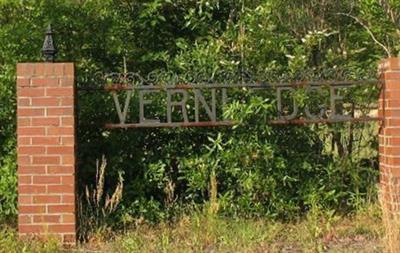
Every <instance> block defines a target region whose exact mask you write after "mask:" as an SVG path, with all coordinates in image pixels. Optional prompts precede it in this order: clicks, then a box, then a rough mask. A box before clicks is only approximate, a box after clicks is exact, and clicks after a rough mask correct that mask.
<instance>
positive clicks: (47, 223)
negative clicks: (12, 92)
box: [17, 63, 76, 244]
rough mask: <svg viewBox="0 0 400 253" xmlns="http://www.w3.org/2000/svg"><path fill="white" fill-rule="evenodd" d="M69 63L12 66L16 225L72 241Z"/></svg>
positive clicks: (42, 235) (72, 139)
mask: <svg viewBox="0 0 400 253" xmlns="http://www.w3.org/2000/svg"><path fill="white" fill-rule="evenodd" d="M74 87H75V86H74V65H73V63H20V64H18V65H17V103H18V106H17V107H18V109H17V135H18V209H19V214H18V229H19V234H20V236H21V237H29V236H32V235H34V236H38V237H39V238H44V239H46V238H50V237H55V238H57V239H59V240H60V241H62V242H63V243H64V244H75V243H76V215H75V212H76V201H75V199H76V191H75V107H74V105H75V103H74V100H75V88H74Z"/></svg>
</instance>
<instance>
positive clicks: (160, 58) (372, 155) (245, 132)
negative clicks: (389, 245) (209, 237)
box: [0, 0, 400, 249]
mask: <svg viewBox="0 0 400 253" xmlns="http://www.w3.org/2000/svg"><path fill="white" fill-rule="evenodd" d="M399 18H400V2H399V1H396V0H358V1H354V0H345V1H330V0H329V1H327V0H322V1H321V0H318V1H317V0H308V1H290V0H263V1H262V0H240V1H231V0H215V1H205V0H188V1H170V0H148V1H125V0H84V1H62V0H34V1H17V0H3V1H0V218H1V219H5V218H11V219H13V218H15V214H16V158H15V156H16V155H15V146H16V138H15V125H16V122H15V121H16V120H15V65H16V63H17V62H26V61H40V60H41V59H40V48H41V46H42V41H43V30H44V28H45V27H46V25H47V24H48V23H52V24H53V27H54V28H55V29H56V32H57V36H56V38H55V39H56V41H57V43H58V49H59V52H60V53H59V56H58V59H59V61H73V62H75V63H76V68H77V74H78V80H79V82H81V83H80V84H85V83H84V82H85V80H86V79H84V78H83V77H86V76H91V75H93V73H95V72H96V71H105V72H108V71H119V72H121V71H123V69H122V61H123V60H122V59H123V58H124V57H125V59H126V61H127V68H128V71H134V72H141V73H142V74H143V75H146V74H147V73H149V72H152V71H159V72H172V73H178V74H182V75H185V76H187V77H188V78H192V79H194V78H208V77H212V76H215V75H216V74H217V73H220V72H229V73H235V74H237V76H239V77H243V76H248V75H250V76H251V77H253V78H254V79H257V80H259V79H260V80H262V79H266V80H276V81H280V80H282V79H285V80H297V79H328V78H330V79H341V78H351V79H367V78H371V77H374V76H373V75H372V76H371V74H370V73H374V71H375V69H376V66H377V61H378V60H380V59H382V58H384V57H386V56H389V55H391V56H395V55H397V54H398V53H399V50H400V44H399V41H400V32H399V31H400V27H399ZM325 70H332V71H325ZM343 73H344V74H343ZM242 81H243V79H242ZM371 94H376V90H374V89H373V88H371V87H362V89H361V90H358V91H357V92H352V93H351V94H348V96H352V97H353V98H354V99H356V100H358V101H363V102H370V101H371V96H370V95H371ZM266 97H267V98H266ZM271 97H272V96H269V95H268V94H266V96H257V95H256V94H252V93H249V94H247V95H246V99H247V100H248V103H247V104H246V105H243V104H233V105H232V106H231V107H229V109H228V110H227V114H228V115H229V116H231V117H234V118H236V119H238V120H239V121H240V122H241V124H240V125H239V126H238V127H236V128H220V129H172V130H167V129H145V130H143V129H141V130H129V131H125V130H112V131H109V130H105V129H104V128H102V126H103V124H104V123H105V122H108V121H110V120H111V119H116V113H115V111H114V110H113V107H112V104H111V103H112V101H111V98H110V97H109V96H108V95H104V94H101V93H96V94H93V93H80V94H79V117H80V118H79V128H78V130H79V164H78V166H79V173H80V175H79V180H80V182H79V184H78V185H79V186H81V189H80V191H81V195H83V194H84V191H85V187H86V185H89V187H92V189H93V188H94V187H95V186H94V185H95V182H94V180H93V178H95V174H96V161H97V160H98V159H99V158H101V157H102V156H103V155H105V157H106V159H107V162H108V168H109V169H108V172H107V175H106V178H107V180H106V182H105V184H104V191H105V193H104V194H109V195H111V194H112V193H111V192H112V191H114V189H115V185H117V184H118V180H120V179H119V176H118V175H120V174H119V173H120V170H123V171H124V174H123V175H124V176H123V177H124V191H123V196H122V202H121V204H120V206H119V208H118V209H117V210H116V211H115V213H114V214H113V215H112V222H110V223H109V224H111V226H112V227H113V228H121V229H122V228H124V227H125V226H128V225H129V224H131V225H132V224H135V223H137V222H138V221H142V220H144V221H145V222H146V223H149V224H153V223H158V222H168V221H174V220H184V218H182V216H185V215H187V212H188V211H190V210H192V209H193V208H195V209H196V208H201V207H202V206H207V205H210V206H212V208H211V210H212V211H210V213H212V214H216V213H218V215H220V216H221V217H231V218H232V217H233V218H237V217H242V218H243V217H245V218H247V219H259V218H261V217H264V218H268V219H275V220H279V221H280V222H285V221H288V220H291V221H296V220H297V219H298V218H299V217H302V216H304V215H306V214H307V213H309V215H312V213H313V210H316V209H315V208H314V207H315V206H318V208H319V209H321V210H324V212H329V213H330V212H332V213H331V216H334V215H337V214H339V213H341V214H342V213H349V212H351V211H352V210H355V209H359V208H361V207H362V206H364V205H365V203H366V202H369V201H370V200H375V199H376V197H377V194H376V188H375V183H376V182H377V175H378V171H377V152H376V150H377V140H376V138H375V137H374V136H376V133H377V126H376V125H375V124H365V125H355V124H349V123H346V124H333V125H310V126H285V127H281V126H280V127H275V126H270V125H267V124H265V118H268V117H272V116H274V115H275V111H274V110H275V108H274V104H275V103H274V102H275V101H274V100H273V99H272V98H271ZM131 109H132V114H133V113H136V112H137V108H131ZM154 109H155V110H158V109H159V108H154ZM150 113H151V112H150ZM104 196H105V195H104ZM319 209H318V210H319ZM331 216H329V217H331ZM198 219H203V218H198ZM221 219H223V218H221ZM194 220H196V219H194ZM210 222H212V221H210ZM218 222H222V223H221V224H222V227H224V226H225V225H223V220H222V221H218ZM308 222H311V223H312V222H313V221H312V219H311V220H309V221H308ZM256 223H257V222H256ZM160 226H162V225H160ZM178 226H179V225H178ZM252 226H253V225H252ZM254 226H256V225H254ZM263 229H264V228H263ZM265 229H267V230H269V229H272V228H269V227H268V228H267V227H266V228H265ZM228 230H229V229H228ZM170 232H171V231H168V233H170ZM202 232H204V231H202ZM133 233H137V232H133ZM310 233H311V234H314V236H315V237H319V236H320V234H321V233H324V232H321V231H319V230H312V231H310ZM199 234H201V233H199ZM157 236H158V235H157ZM250 237H251V236H250ZM157 238H158V239H161V241H163V240H164V242H165V243H166V244H169V243H170V242H169V241H168V240H170V238H171V235H170V234H168V235H161V234H160V235H159V237H157ZM121 240H124V239H121ZM126 240H127V241H123V243H122V245H125V244H126V245H128V246H127V247H139V246H137V245H139V244H140V243H141V242H140V241H132V242H129V239H126ZM132 240H136V239H132ZM138 240H141V239H138ZM196 240H197V239H196ZM260 240H261V239H260ZM256 241H257V240H256ZM317 241H318V240H317ZM129 245H133V246H129ZM135 245H136V246H135ZM199 245H200V244H199ZM199 245H195V246H194V247H201V246H199ZM156 247H158V246H156ZM168 247H170V246H168ZM216 247H219V246H216ZM313 247H314V248H315V247H317V248H318V247H319V246H318V245H314V246H313ZM228 249H231V248H228Z"/></svg>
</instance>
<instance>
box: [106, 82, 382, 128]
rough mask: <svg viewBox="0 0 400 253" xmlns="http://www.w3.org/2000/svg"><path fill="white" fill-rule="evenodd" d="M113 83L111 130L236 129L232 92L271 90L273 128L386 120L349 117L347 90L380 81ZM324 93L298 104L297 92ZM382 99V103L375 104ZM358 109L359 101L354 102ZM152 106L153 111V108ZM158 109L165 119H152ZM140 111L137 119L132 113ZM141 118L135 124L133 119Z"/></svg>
mask: <svg viewBox="0 0 400 253" xmlns="http://www.w3.org/2000/svg"><path fill="white" fill-rule="evenodd" d="M124 80H125V81H123V82H108V83H107V84H106V85H104V87H103V88H102V89H103V90H105V91H107V92H110V93H111V95H112V98H113V102H114V106H115V111H116V114H117V116H118V121H119V122H115V123H108V124H106V128H152V127H216V126H231V125H235V124H236V122H235V121H234V120H231V119H227V118H224V110H225V109H226V108H227V106H229V103H230V102H231V98H230V96H229V92H230V91H231V90H232V91H234V92H235V93H236V94H237V93H240V92H244V91H249V90H251V91H254V92H256V91H259V90H268V91H269V92H271V93H272V94H273V95H274V96H275V100H274V101H273V103H274V105H275V106H276V118H274V119H270V120H268V121H267V122H266V123H269V124H308V123H336V122H346V121H351V122H364V121H377V120H381V119H380V118H379V117H377V115H356V114H357V113H356V114H354V110H353V113H352V114H349V113H347V114H346V113H345V112H344V111H345V110H343V108H344V107H345V106H346V102H345V101H344V99H345V98H344V96H343V94H342V92H341V91H342V90H344V89H348V88H352V87H357V86H366V85H371V84H372V85H377V84H379V82H378V81H377V80H362V81H318V82H287V83H258V82H257V83H236V84H230V83H185V84H182V83H178V84H167V85H153V84H146V83H144V82H135V81H132V80H133V79H130V81H127V80H128V79H126V78H125V79H124ZM299 90H301V91H302V92H303V93H304V94H306V95H307V94H308V95H313V94H318V93H320V94H325V95H324V96H322V97H323V99H322V100H324V103H321V104H317V105H314V108H313V107H312V106H311V105H308V104H306V105H302V106H300V105H299V102H298V101H297V100H296V99H295V97H296V92H298V91H299ZM376 101H377V100H376ZM352 105H353V109H354V103H352ZM152 107H153V110H150V109H151V108H152ZM154 107H156V108H159V109H160V110H161V111H163V113H164V114H163V115H161V116H160V115H157V116H156V115H150V114H149V112H150V111H153V112H154V110H157V109H154ZM133 112H136V114H137V115H135V117H133V116H132V113H133ZM133 118H136V121H134V120H133Z"/></svg>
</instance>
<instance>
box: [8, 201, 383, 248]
mask: <svg viewBox="0 0 400 253" xmlns="http://www.w3.org/2000/svg"><path fill="white" fill-rule="evenodd" d="M380 217H381V212H380V208H379V206H378V205H370V206H368V207H366V208H364V209H362V210H360V211H359V212H357V213H356V214H354V215H351V216H348V217H339V216H336V215H334V214H333V213H332V212H327V211H324V210H319V209H316V210H313V211H312V212H310V213H309V215H308V216H307V217H306V218H305V219H303V220H301V221H298V222H293V223H280V222H272V221H268V220H265V219H257V220H254V219H253V220H245V219H231V218H223V217H219V216H217V215H211V214H210V212H209V210H205V211H204V212H201V213H197V214H193V215H191V216H186V217H183V218H181V219H180V220H179V221H178V222H176V223H174V224H167V223H161V224H158V225H154V226H152V225H148V224H143V223H142V224H140V225H136V226H135V227H133V228H129V229H127V230H126V232H118V233H117V232H114V233H112V236H110V234H109V232H108V233H107V234H101V233H100V234H93V235H92V236H93V237H94V238H96V239H95V240H89V243H86V244H83V245H80V246H79V247H78V248H76V249H74V250H68V251H67V252H70V251H75V252H140V253H146V252H157V253H158V252H171V253H175V252H176V253H178V252H179V253H180V252H260V253H261V252H262V253H264V252H265V253H268V252H382V247H381V246H380V245H381V238H383V236H384V235H383V227H382V221H381V218H380ZM32 245H33V246H32ZM60 250H61V249H60V248H57V247H56V246H55V245H54V244H51V245H48V244H40V243H39V242H37V243H33V242H29V243H27V242H25V243H24V242H18V241H17V240H16V232H15V230H13V229H10V228H7V229H6V230H4V229H3V230H2V232H1V234H0V252H57V251H60Z"/></svg>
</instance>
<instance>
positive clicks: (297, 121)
mask: <svg viewBox="0 0 400 253" xmlns="http://www.w3.org/2000/svg"><path fill="white" fill-rule="evenodd" d="M382 120H383V118H382V117H361V118H350V119H336V120H335V119H316V120H311V119H293V120H271V121H269V122H268V123H269V124H273V125H306V124H320V123H323V124H330V123H340V122H369V121H382Z"/></svg>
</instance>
